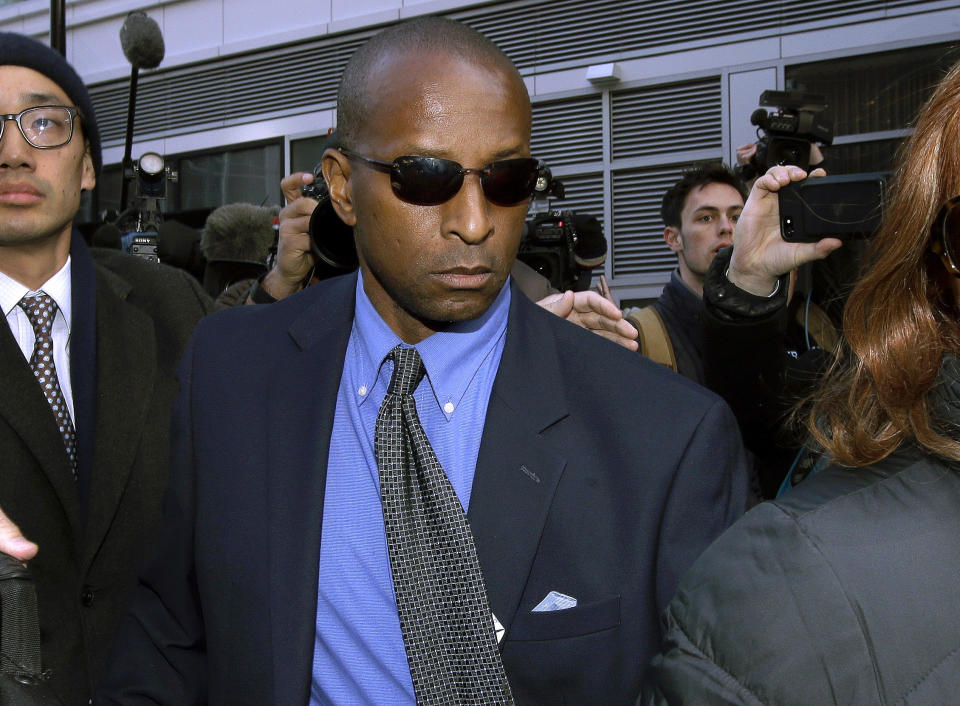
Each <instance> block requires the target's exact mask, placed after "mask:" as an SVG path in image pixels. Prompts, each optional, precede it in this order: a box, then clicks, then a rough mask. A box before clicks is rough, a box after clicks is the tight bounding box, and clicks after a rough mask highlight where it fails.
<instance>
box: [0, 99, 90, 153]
mask: <svg viewBox="0 0 960 706" xmlns="http://www.w3.org/2000/svg"><path fill="white" fill-rule="evenodd" d="M78 115H80V117H83V116H82V115H81V113H80V111H79V110H78V109H77V108H70V107H68V106H65V105H41V106H37V107H36V108H27V109H26V110H21V111H20V112H19V113H7V114H5V115H4V114H0V138H2V137H3V128H4V126H5V125H6V124H7V121H8V120H15V121H16V123H17V127H18V128H19V129H20V134H21V135H23V139H24V140H26V141H27V142H28V143H30V144H31V145H33V146H34V147H36V148H37V149H40V150H48V149H52V148H54V147H62V146H63V145H65V144H67V143H68V142H70V140H71V138H72V137H73V119H74V118H75V117H77V116H78Z"/></svg>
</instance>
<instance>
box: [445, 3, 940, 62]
mask: <svg viewBox="0 0 960 706" xmlns="http://www.w3.org/2000/svg"><path fill="white" fill-rule="evenodd" d="M921 4H923V2H922V1H921V0H887V1H886V2H877V1H876V0H770V1H768V2H763V3H757V2H753V1H752V0H729V1H727V2H722V3H720V2H716V0H693V1H690V2H676V1H675V0H631V1H629V2H628V1H627V0H552V2H542V0H536V1H535V2H522V3H521V2H515V3H502V4H500V5H499V6H494V7H492V8H491V7H484V8H483V9H481V10H475V11H465V12H460V13H456V14H454V15H453V16H454V17H456V18H457V19H460V20H462V21H464V22H466V23H467V24H469V25H471V26H473V27H474V28H476V29H477V30H479V31H480V32H482V33H483V34H485V35H486V36H488V37H490V38H491V39H492V40H493V41H495V42H496V43H497V44H498V45H499V46H500V47H501V48H502V49H503V50H504V51H505V52H506V54H507V55H508V56H509V57H510V58H511V59H513V61H514V62H516V64H517V65H518V66H521V67H527V66H532V65H541V66H542V65H544V64H551V63H559V62H564V61H570V60H577V59H583V58H584V57H589V56H600V55H605V54H612V53H618V52H635V51H636V50H637V49H638V48H639V49H642V48H646V47H656V46H663V45H666V44H675V43H678V42H691V41H702V40H709V39H712V38H716V37H721V36H729V35H734V34H743V33H750V34H752V35H755V36H769V35H771V34H779V33H780V32H781V31H783V30H786V31H797V30H798V29H800V28H801V27H803V28H809V27H810V26H811V25H816V24H821V25H822V24H835V23H834V22H829V20H831V19H837V18H843V17H845V16H849V15H854V14H861V13H871V14H873V15H875V16H883V15H884V14H885V13H886V11H887V10H889V9H892V8H897V7H908V6H911V5H921ZM583 63H588V62H586V61H584V62H583Z"/></svg>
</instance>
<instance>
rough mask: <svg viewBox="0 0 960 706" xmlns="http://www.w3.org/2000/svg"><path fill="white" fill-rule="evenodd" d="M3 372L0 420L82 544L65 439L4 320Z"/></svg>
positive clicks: (0, 333) (0, 332)
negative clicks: (45, 483)
mask: <svg viewBox="0 0 960 706" xmlns="http://www.w3.org/2000/svg"><path fill="white" fill-rule="evenodd" d="M0 370H2V371H3V394H2V395H0V418H3V419H5V420H6V422H7V423H8V424H9V425H10V426H11V427H12V428H13V429H14V431H15V432H16V433H17V435H19V436H20V438H21V439H23V442H24V443H25V444H26V445H27V447H28V448H29V449H30V451H31V453H32V454H33V456H34V458H35V459H36V461H37V463H38V464H39V466H40V468H41V470H42V471H43V473H44V474H45V475H46V477H47V479H48V480H49V481H50V485H51V486H53V490H54V492H55V493H56V495H57V497H58V498H59V500H60V504H61V505H62V506H63V510H64V512H65V513H66V515H67V518H68V519H69V521H70V526H71V527H72V528H73V532H74V537H75V538H76V539H77V541H78V542H79V539H80V537H81V535H82V523H81V520H80V500H79V495H78V493H77V485H76V482H75V481H74V480H73V472H72V471H71V469H70V462H69V460H68V458H67V454H66V451H65V450H64V447H63V437H61V436H60V431H59V430H58V429H57V425H56V422H55V421H54V418H53V412H52V411H51V410H50V405H49V404H48V403H47V399H46V398H45V397H44V395H43V391H42V390H41V389H40V385H39V384H37V381H36V379H35V378H34V376H33V373H32V372H31V370H30V365H29V363H27V360H26V358H24V356H23V352H22V351H21V350H20V347H19V346H18V345H17V341H16V339H15V338H14V337H13V333H11V331H10V327H9V326H7V324H6V322H5V321H4V322H2V324H0ZM2 467H3V460H0V469H2Z"/></svg>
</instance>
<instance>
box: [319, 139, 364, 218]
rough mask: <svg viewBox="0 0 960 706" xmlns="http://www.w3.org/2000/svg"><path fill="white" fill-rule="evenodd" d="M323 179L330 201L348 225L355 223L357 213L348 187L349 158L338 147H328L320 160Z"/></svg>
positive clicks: (351, 191)
mask: <svg viewBox="0 0 960 706" xmlns="http://www.w3.org/2000/svg"><path fill="white" fill-rule="evenodd" d="M320 164H321V170H322V171H323V180H324V181H326V182H327V188H328V189H329V190H330V202H331V205H332V206H333V209H334V210H335V211H336V212H337V215H338V216H340V220H341V221H343V222H344V223H346V224H347V225H348V226H350V227H353V226H355V225H356V224H357V215H356V212H355V211H354V208H353V189H352V188H351V187H350V160H349V159H347V156H346V155H345V154H344V153H343V152H341V151H340V150H338V149H334V148H332V147H328V148H327V149H326V150H325V151H324V153H323V159H322V161H321V163H320Z"/></svg>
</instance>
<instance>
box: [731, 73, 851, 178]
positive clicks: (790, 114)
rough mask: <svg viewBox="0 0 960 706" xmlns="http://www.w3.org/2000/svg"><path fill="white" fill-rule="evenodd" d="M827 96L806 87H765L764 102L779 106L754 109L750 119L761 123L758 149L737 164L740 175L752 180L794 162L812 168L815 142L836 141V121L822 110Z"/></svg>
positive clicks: (769, 105)
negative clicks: (811, 160)
mask: <svg viewBox="0 0 960 706" xmlns="http://www.w3.org/2000/svg"><path fill="white" fill-rule="evenodd" d="M826 101H827V99H826V97H825V96H823V95H820V94H816V93H804V92H802V91H764V92H763V93H761V94H760V101H759V102H760V105H764V106H768V107H775V108H776V109H777V110H776V111H775V112H772V113H771V112H767V111H766V110H764V109H763V108H758V109H757V110H755V111H753V114H752V115H751V116H750V123H751V124H752V125H756V126H757V134H758V136H759V138H760V139H759V140H758V141H757V151H756V153H755V154H754V155H753V157H751V158H750V162H749V163H747V164H743V165H740V166H739V167H737V169H736V172H737V176H739V177H740V178H741V179H744V180H749V179H753V178H755V177H758V176H760V175H761V174H763V173H764V172H765V171H767V169H769V168H770V167H772V166H774V165H775V164H793V165H796V166H798V167H800V168H801V169H803V170H804V171H809V170H810V146H811V145H812V144H814V143H815V142H819V143H822V144H825V145H829V144H830V143H832V142H833V121H832V120H830V119H828V118H825V117H824V116H823V115H822V113H823V111H825V110H826V109H827V102H826Z"/></svg>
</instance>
